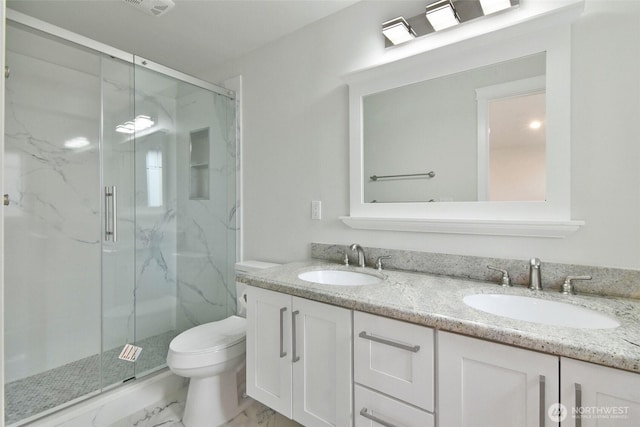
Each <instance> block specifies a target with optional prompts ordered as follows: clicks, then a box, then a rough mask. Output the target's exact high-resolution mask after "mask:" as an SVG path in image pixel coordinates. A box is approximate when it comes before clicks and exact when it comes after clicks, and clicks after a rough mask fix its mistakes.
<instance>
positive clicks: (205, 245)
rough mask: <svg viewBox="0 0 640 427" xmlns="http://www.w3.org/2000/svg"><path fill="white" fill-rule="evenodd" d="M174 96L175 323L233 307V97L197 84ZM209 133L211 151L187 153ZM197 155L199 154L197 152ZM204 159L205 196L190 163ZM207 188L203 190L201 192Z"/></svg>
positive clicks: (194, 321)
mask: <svg viewBox="0 0 640 427" xmlns="http://www.w3.org/2000/svg"><path fill="white" fill-rule="evenodd" d="M183 89H184V90H183V93H182V94H181V95H180V96H179V97H178V108H177V111H178V116H177V117H178V127H177V135H178V137H177V140H178V145H177V147H178V152H177V156H178V159H177V160H178V161H177V165H178V171H179V172H178V176H179V179H178V191H177V193H178V208H177V211H178V236H179V239H178V241H179V244H178V251H177V262H178V272H179V275H178V277H179V280H178V283H177V295H178V308H177V318H176V321H177V328H178V330H180V331H182V330H185V329H187V328H190V327H193V326H195V325H199V324H202V323H206V322H211V321H215V320H220V319H222V318H224V317H227V316H228V315H230V314H232V313H234V312H235V282H233V278H234V276H233V271H232V266H233V261H234V260H235V250H236V248H235V231H236V227H235V225H236V218H235V211H236V209H235V206H236V204H235V179H236V178H235V172H236V171H235V166H236V164H235V162H236V137H235V135H236V133H235V132H236V129H235V101H233V100H230V99H228V98H226V97H224V96H222V95H216V94H214V93H212V92H209V91H206V90H204V89H200V88H195V87H184V88H183ZM194 134H200V135H203V134H205V135H206V134H208V142H209V156H208V159H207V158H191V142H190V141H191V138H192V135H194ZM195 157H197V156H195ZM196 163H198V164H205V163H206V164H208V170H209V172H208V175H209V176H208V183H209V184H208V187H209V191H208V196H207V195H206V194H205V195H204V197H192V194H191V191H190V188H191V185H192V184H193V183H192V182H191V180H192V179H193V176H192V171H191V170H190V169H191V166H192V165H193V164H196ZM205 193H206V192H205Z"/></svg>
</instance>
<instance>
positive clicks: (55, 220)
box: [4, 15, 236, 425]
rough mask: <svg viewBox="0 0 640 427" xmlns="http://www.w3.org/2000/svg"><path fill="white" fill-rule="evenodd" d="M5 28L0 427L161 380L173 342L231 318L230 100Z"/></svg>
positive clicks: (159, 71) (178, 77)
mask: <svg viewBox="0 0 640 427" xmlns="http://www.w3.org/2000/svg"><path fill="white" fill-rule="evenodd" d="M14 16H16V15H14ZM17 21H21V22H22V23H18V22H12V21H9V22H8V23H7V35H6V63H7V65H8V66H9V67H10V76H9V78H8V80H6V93H5V98H6V100H5V123H6V124H5V153H4V159H5V165H4V171H5V183H6V188H5V190H6V192H7V193H8V199H9V205H8V206H5V208H4V209H5V259H4V263H5V310H4V322H5V333H4V336H5V355H4V358H5V359H4V360H5V399H6V402H5V421H6V423H7V425H21V424H23V423H25V422H28V421H29V420H32V419H34V418H37V417H39V416H42V415H44V414H46V413H48V412H51V411H54V410H56V409H58V408H60V407H62V406H64V405H68V404H70V403H73V402H75V401H78V400H80V399H84V398H87V397H89V396H93V395H96V394H99V393H101V392H103V391H104V390H106V389H109V388H111V387H114V386H116V385H119V384H122V383H123V382H125V381H128V380H130V379H133V378H140V377H141V376H144V375H146V374H149V373H151V372H154V371H156V370H159V369H161V368H163V367H164V366H165V357H166V353H167V349H168V344H169V342H170V340H171V339H172V338H173V337H174V336H175V335H177V334H178V333H180V332H181V331H183V330H185V329H187V328H190V327H192V326H194V325H198V324H201V323H206V322H210V321H214V320H219V319H221V318H224V317H226V316H228V315H230V314H232V313H233V312H235V296H234V295H235V290H234V284H233V263H234V262H235V253H236V250H235V232H236V231H235V230H236V227H235V205H236V203H235V200H236V197H235V182H236V178H235V173H236V155H235V154H236V119H235V100H234V94H233V93H232V92H229V91H227V90H225V89H222V88H218V87H216V86H213V85H211V84H209V83H206V82H202V81H199V80H197V79H194V78H192V77H189V76H185V75H182V74H181V73H178V72H175V71H173V70H169V69H167V68H165V67H162V66H160V65H158V64H154V63H152V62H150V61H146V60H144V59H142V58H139V57H134V56H132V55H128V54H125V53H119V54H115V55H114V53H113V51H110V52H109V54H105V53H102V52H100V51H99V50H95V49H91V48H89V47H85V46H83V45H80V44H75V43H73V42H71V41H69V40H68V39H69V38H73V37H67V36H65V39H62V38H60V37H57V36H55V35H52V34H49V33H44V32H41V31H39V30H36V29H34V28H32V25H24V24H25V23H27V24H28V23H29V22H31V21H29V22H23V21H24V19H17ZM27 21H28V20H27ZM85 44H86V43H85ZM96 45H97V44H96ZM91 47H93V48H95V46H91ZM98 47H99V45H98ZM127 344H132V345H134V346H136V347H140V348H142V350H141V352H140V353H139V356H138V357H137V359H136V360H132V359H134V357H129V358H128V359H130V360H125V359H127V357H125V356H131V355H133V354H134V353H133V350H132V349H130V350H129V351H128V352H127V351H125V353H126V354H124V355H123V357H124V359H121V358H119V356H120V355H121V351H122V350H123V348H124V347H125V345H127ZM134 349H135V348H134Z"/></svg>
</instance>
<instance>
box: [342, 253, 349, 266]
mask: <svg viewBox="0 0 640 427" xmlns="http://www.w3.org/2000/svg"><path fill="white" fill-rule="evenodd" d="M342 262H343V263H344V265H349V254H348V253H347V251H344V256H343V257H342Z"/></svg>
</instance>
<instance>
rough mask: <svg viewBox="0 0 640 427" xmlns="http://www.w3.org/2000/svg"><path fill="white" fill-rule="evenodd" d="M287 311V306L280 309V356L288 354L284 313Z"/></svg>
mask: <svg viewBox="0 0 640 427" xmlns="http://www.w3.org/2000/svg"><path fill="white" fill-rule="evenodd" d="M285 311H287V307H282V308H281V309H280V358H281V359H282V358H283V357H286V356H287V352H286V351H284V313H285Z"/></svg>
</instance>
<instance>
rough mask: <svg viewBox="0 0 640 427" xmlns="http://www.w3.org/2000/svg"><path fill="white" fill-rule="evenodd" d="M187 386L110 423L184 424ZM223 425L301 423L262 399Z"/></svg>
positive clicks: (134, 426)
mask: <svg viewBox="0 0 640 427" xmlns="http://www.w3.org/2000/svg"><path fill="white" fill-rule="evenodd" d="M186 395H187V389H186V388H183V389H181V390H179V391H178V392H176V393H174V394H173V395H172V396H170V397H169V398H168V399H166V400H164V401H163V402H159V403H158V404H156V405H153V406H150V407H148V408H145V409H143V410H141V411H139V412H137V413H135V414H132V415H130V416H128V417H126V418H124V419H122V420H120V421H118V422H116V423H114V424H111V425H110V426H108V427H158V426H162V427H184V424H182V422H181V421H180V420H181V419H182V413H183V411H184V403H185V400H186ZM224 427H301V425H300V424H298V423H296V422H295V421H292V420H290V419H288V418H286V417H284V416H282V415H280V414H279V413H277V412H275V411H274V410H272V409H270V408H268V407H266V406H264V405H263V404H261V403H260V402H256V401H252V403H251V404H250V405H249V406H247V408H246V409H245V410H244V411H242V412H241V413H240V414H238V415H237V416H236V417H235V418H234V419H232V420H231V421H229V422H228V423H226V424H224Z"/></svg>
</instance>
